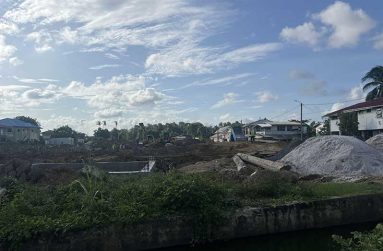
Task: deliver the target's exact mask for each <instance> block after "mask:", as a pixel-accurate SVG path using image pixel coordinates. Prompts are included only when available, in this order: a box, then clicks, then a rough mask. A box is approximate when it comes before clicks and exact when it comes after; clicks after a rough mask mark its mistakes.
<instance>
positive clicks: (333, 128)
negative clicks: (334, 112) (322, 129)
mask: <svg viewBox="0 0 383 251" xmlns="http://www.w3.org/2000/svg"><path fill="white" fill-rule="evenodd" d="M338 124H339V119H338V118H336V119H335V118H331V119H330V132H339V126H338Z"/></svg>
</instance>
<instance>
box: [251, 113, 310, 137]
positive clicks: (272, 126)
mask: <svg viewBox="0 0 383 251" xmlns="http://www.w3.org/2000/svg"><path fill="white" fill-rule="evenodd" d="M244 133H245V136H247V137H248V138H249V139H254V138H272V139H281V140H289V139H293V138H299V137H300V135H301V123H300V122H295V121H286V122H284V121H271V120H268V119H266V118H265V119H262V120H258V121H255V122H252V123H249V124H247V125H245V126H244ZM303 134H307V125H303Z"/></svg>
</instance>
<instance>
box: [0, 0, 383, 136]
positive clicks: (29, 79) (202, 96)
mask: <svg viewBox="0 0 383 251" xmlns="http://www.w3.org/2000/svg"><path fill="white" fill-rule="evenodd" d="M382 9H383V1H381V0H369V1H365V0H354V1H328V0H323V1H307V0H291V1H288V4H287V1H286V0H270V1H263V0H236V1H229V0H228V1H226V0H209V1H206V0H0V16H1V17H0V102H1V104H0V118H4V117H14V116H17V115H27V116H32V117H36V118H38V120H39V121H40V122H41V123H42V126H43V128H44V129H51V128H55V127H57V126H60V125H64V124H68V125H70V126H72V127H74V128H75V129H77V130H81V131H85V132H91V131H92V130H94V129H96V121H99V120H101V121H104V120H105V121H107V124H108V125H109V126H110V127H113V124H114V123H113V122H114V121H118V122H119V127H120V128H127V127H130V126H132V125H134V124H136V123H139V122H144V123H158V122H172V121H175V122H178V121H200V122H203V123H207V124H216V123H219V122H220V121H235V120H241V119H242V120H243V121H249V120H254V119H258V118H259V117H268V118H270V119H273V120H285V119H291V118H296V117H297V116H298V114H299V104H298V103H297V102H295V101H294V100H299V101H302V102H303V103H305V104H307V105H305V109H304V117H305V118H311V119H315V120H318V119H320V118H321V115H322V114H323V113H324V112H326V111H329V110H331V109H335V108H338V107H341V106H342V105H349V104H352V103H355V102H358V100H360V99H361V98H363V95H364V94H363V92H362V91H361V88H360V86H361V83H360V79H361V77H362V76H363V74H364V73H365V72H366V71H368V70H369V69H370V68H371V67H373V66H375V65H379V64H380V65H381V64H383V61H382V59H383V23H382V22H383V16H382Z"/></svg>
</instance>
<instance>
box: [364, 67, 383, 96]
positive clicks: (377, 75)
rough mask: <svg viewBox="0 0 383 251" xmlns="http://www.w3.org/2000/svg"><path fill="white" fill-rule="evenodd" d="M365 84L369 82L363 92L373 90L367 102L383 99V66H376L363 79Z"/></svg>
mask: <svg viewBox="0 0 383 251" xmlns="http://www.w3.org/2000/svg"><path fill="white" fill-rule="evenodd" d="M362 81H363V82H366V81H369V82H368V83H367V84H365V85H364V86H363V91H367V90H369V89H371V88H373V89H372V90H371V91H370V92H369V93H368V94H367V96H366V101H368V100H373V99H377V98H380V97H383V66H380V65H379V66H375V67H374V68H372V69H371V70H370V71H369V72H367V73H366V75H364V77H363V78H362Z"/></svg>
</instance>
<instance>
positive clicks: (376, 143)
mask: <svg viewBox="0 0 383 251" xmlns="http://www.w3.org/2000/svg"><path fill="white" fill-rule="evenodd" d="M366 143H367V144H369V145H370V146H372V147H375V148H376V149H378V150H380V151H383V134H378V135H375V136H374V137H372V138H369V139H368V140H366Z"/></svg>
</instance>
